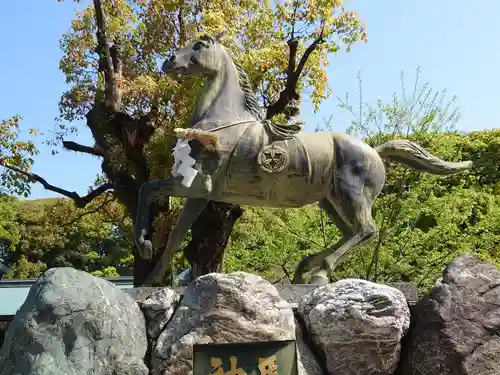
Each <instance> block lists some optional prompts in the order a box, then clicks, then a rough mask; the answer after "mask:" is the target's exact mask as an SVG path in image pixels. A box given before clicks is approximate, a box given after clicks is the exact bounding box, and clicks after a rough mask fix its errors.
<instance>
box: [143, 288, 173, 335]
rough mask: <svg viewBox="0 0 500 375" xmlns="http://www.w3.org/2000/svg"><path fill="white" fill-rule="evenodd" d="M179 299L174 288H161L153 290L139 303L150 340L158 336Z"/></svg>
mask: <svg viewBox="0 0 500 375" xmlns="http://www.w3.org/2000/svg"><path fill="white" fill-rule="evenodd" d="M180 300H181V296H180V294H179V293H177V292H176V291H175V290H173V289H170V288H162V289H160V290H156V291H154V292H153V293H152V294H151V295H150V296H149V297H148V298H146V300H145V301H144V302H143V303H142V304H141V308H142V311H143V312H144V315H145V316H146V321H147V323H146V327H147V332H148V337H149V339H150V340H155V339H157V338H158V336H160V333H161V331H162V330H163V328H164V327H165V326H166V325H167V323H168V321H169V320H170V318H171V317H172V315H173V314H174V311H175V308H176V307H177V305H178V304H179V301H180Z"/></svg>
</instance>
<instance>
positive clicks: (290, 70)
mask: <svg viewBox="0 0 500 375" xmlns="http://www.w3.org/2000/svg"><path fill="white" fill-rule="evenodd" d="M324 41H325V39H324V38H323V29H322V30H321V32H320V35H319V37H318V38H316V39H315V40H314V42H312V43H311V45H309V47H307V49H306V50H305V52H304V55H302V57H301V59H300V61H299V64H298V65H297V68H295V65H296V61H297V49H298V46H299V42H298V40H297V39H296V38H295V36H292V38H291V39H290V40H288V42H287V44H288V48H289V50H290V54H289V58H288V67H287V70H286V77H287V78H286V85H285V88H284V89H283V90H282V91H281V92H280V95H279V98H278V100H277V101H276V102H274V103H273V104H271V105H270V106H269V107H267V113H266V118H267V119H271V118H272V117H273V116H275V115H277V114H279V113H286V112H287V106H288V105H289V104H290V102H292V101H294V100H295V101H298V100H299V98H300V97H299V94H298V93H297V84H298V82H299V79H300V76H301V74H302V72H303V70H304V67H305V65H306V63H307V60H308V59H309V57H310V56H311V54H312V53H313V52H314V51H315V50H316V49H317V48H318V46H319V45H320V44H322V43H324Z"/></svg>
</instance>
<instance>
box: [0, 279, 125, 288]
mask: <svg viewBox="0 0 500 375" xmlns="http://www.w3.org/2000/svg"><path fill="white" fill-rule="evenodd" d="M101 279H104V280H107V281H109V282H111V283H113V284H115V285H133V284H134V278H133V276H121V277H101ZM37 280H38V279H2V280H0V288H25V287H31V286H32V285H33V284H34V283H35V282H36V281H37Z"/></svg>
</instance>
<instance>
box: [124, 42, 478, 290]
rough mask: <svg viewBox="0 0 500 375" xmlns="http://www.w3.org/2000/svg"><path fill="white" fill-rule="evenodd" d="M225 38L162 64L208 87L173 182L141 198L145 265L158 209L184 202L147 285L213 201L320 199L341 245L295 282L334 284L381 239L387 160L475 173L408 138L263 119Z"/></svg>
mask: <svg viewBox="0 0 500 375" xmlns="http://www.w3.org/2000/svg"><path fill="white" fill-rule="evenodd" d="M221 37H222V35H218V36H216V37H213V36H209V35H205V36H202V37H200V38H198V39H196V40H192V41H190V42H189V43H188V44H187V45H186V46H185V47H183V48H180V49H178V50H177V52H176V53H175V54H173V55H172V56H171V57H170V58H168V59H167V60H165V62H164V63H163V66H162V70H163V72H164V73H165V74H171V75H176V76H179V75H181V76H183V75H194V76H198V77H203V78H204V79H205V82H204V89H203V92H202V94H201V95H200V97H199V99H198V102H197V106H196V108H195V110H194V113H193V115H192V119H191V123H190V126H189V127H188V128H187V129H175V132H176V134H177V136H178V138H179V139H178V141H177V144H176V146H175V147H174V167H173V169H172V175H173V177H171V178H169V179H166V180H151V181H148V182H146V183H144V184H143V185H142V186H141V188H140V191H139V206H138V211H137V219H136V222H135V228H134V240H135V243H136V246H137V248H138V251H139V254H140V256H141V257H143V258H145V259H151V257H152V246H151V242H150V241H148V240H146V239H145V236H146V235H147V231H146V228H147V227H148V217H149V204H150V202H151V201H152V200H153V199H154V198H155V197H156V196H158V195H165V196H177V197H184V198H185V202H184V206H183V209H182V212H181V214H180V216H179V218H178V220H177V223H176V224H175V226H174V227H173V229H172V231H171V233H170V237H169V240H168V243H167V246H166V248H165V250H164V252H163V254H162V255H161V257H160V259H159V261H158V263H157V264H156V266H155V268H154V269H153V271H152V272H151V274H150V275H149V276H148V277H147V279H146V281H145V285H150V286H152V285H161V283H162V281H163V279H164V277H165V274H166V272H167V270H168V268H169V265H170V262H171V259H172V256H173V255H174V254H175V253H176V252H178V251H179V250H180V246H181V243H182V241H183V240H184V238H185V236H186V235H187V232H188V231H189V229H190V227H191V225H192V224H193V222H194V221H195V220H196V218H197V217H198V215H199V214H200V213H201V211H202V210H203V209H204V208H205V206H206V205H207V203H208V202H209V200H213V201H219V202H227V203H234V204H240V205H257V206H267V207H281V208H291V207H301V206H304V205H307V204H311V203H315V202H319V206H320V207H321V208H322V209H323V210H324V211H325V212H326V213H327V214H328V216H329V217H330V219H331V220H332V221H333V222H334V224H335V225H336V226H337V227H338V228H339V230H340V231H341V234H342V238H341V239H340V240H339V241H338V242H337V243H336V244H334V245H333V246H331V247H329V248H327V249H324V250H322V251H320V252H318V253H315V254H312V255H308V256H306V257H304V259H302V261H301V262H300V263H299V264H298V266H297V268H296V271H295V277H294V280H293V282H294V283H305V282H306V280H305V278H306V274H307V273H308V272H309V271H311V270H312V269H313V268H315V267H319V269H318V270H317V272H315V273H314V274H313V275H312V277H311V279H310V282H311V283H313V284H321V285H322V284H326V283H328V282H329V279H328V275H329V274H330V273H331V272H333V271H334V270H335V268H336V267H337V266H338V265H339V264H340V263H342V262H343V261H344V260H345V259H346V258H347V257H348V256H349V255H350V253H351V252H352V251H353V250H355V249H356V248H359V247H360V246H362V245H364V244H366V243H367V242H368V241H370V240H372V239H373V238H374V236H376V235H377V234H378V228H377V226H376V225H375V224H374V222H373V219H372V214H371V211H372V205H373V203H374V200H375V199H376V198H377V196H378V195H379V194H380V192H381V190H382V187H383V186H384V184H385V179H386V172H385V166H384V163H383V160H391V161H394V162H398V163H400V164H403V165H405V166H407V167H409V168H411V169H414V170H416V171H420V172H426V173H432V174H436V175H449V174H455V173H458V172H461V171H465V170H467V169H469V168H470V167H471V165H472V162H471V161H463V162H458V163H452V162H446V161H444V160H441V159H439V158H437V157H435V156H433V155H431V154H430V153H429V152H428V151H427V150H425V149H423V148H422V147H420V146H419V145H417V144H415V143H413V142H410V141H408V140H390V141H388V142H386V143H384V144H382V145H380V146H378V147H375V148H372V147H370V146H368V145H367V144H366V143H364V142H362V141H361V140H359V139H357V138H356V137H354V136H350V135H347V134H343V133H334V132H299V131H298V130H297V129H290V128H287V127H286V126H280V125H277V124H273V123H272V122H270V121H266V120H263V118H262V115H261V112H260V110H259V106H258V100H257V98H256V96H255V95H254V92H253V90H252V87H251V84H250V82H249V79H248V76H247V75H246V73H245V71H244V70H243V69H242V67H241V65H239V64H238V62H237V61H235V59H234V58H233V57H232V54H231V52H230V51H229V50H228V49H226V48H225V47H224V46H223V45H222V44H221V43H220V40H221Z"/></svg>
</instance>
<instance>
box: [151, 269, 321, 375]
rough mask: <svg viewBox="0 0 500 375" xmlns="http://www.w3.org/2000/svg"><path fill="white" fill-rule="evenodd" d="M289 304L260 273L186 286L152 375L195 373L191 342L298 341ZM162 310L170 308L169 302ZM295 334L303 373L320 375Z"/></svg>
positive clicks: (154, 359) (206, 278) (159, 345)
mask: <svg viewBox="0 0 500 375" xmlns="http://www.w3.org/2000/svg"><path fill="white" fill-rule="evenodd" d="M172 301H174V299H172ZM285 304H286V301H284V300H283V299H282V298H281V297H280V295H279V293H278V291H277V290H276V288H275V287H274V286H273V285H271V284H270V283H269V282H267V281H266V280H264V279H263V278H261V277H260V276H255V275H252V274H248V273H245V272H235V273H231V274H216V273H212V274H208V275H204V276H201V277H199V278H198V279H196V280H195V281H193V282H192V283H191V284H190V285H189V286H188V287H187V289H186V291H185V292H184V296H183V299H182V302H181V304H180V306H179V307H178V308H177V309H176V311H175V313H174V315H173V316H172V318H171V319H170V321H169V322H168V323H167V325H166V327H165V328H164V329H163V332H162V333H161V334H160V336H159V337H158V340H157V341H156V344H155V346H154V348H153V352H152V355H151V374H152V375H163V374H169V375H188V374H192V368H193V344H209V343H242V342H263V341H280V340H294V339H296V330H297V328H298V327H296V325H295V320H294V315H293V312H292V310H291V309H290V308H287V307H286V306H285V307H284V305H285ZM163 309H164V310H168V308H166V306H165V304H163ZM152 324H153V323H152ZM297 336H299V337H297V338H298V339H299V343H298V345H297V350H298V358H299V363H298V369H299V373H300V374H301V375H320V374H321V368H320V366H319V365H318V364H317V362H316V359H315V358H314V355H313V354H312V352H311V351H310V350H309V348H308V347H307V345H306V344H305V343H304V342H302V341H300V340H301V337H300V331H299V333H298V335H297Z"/></svg>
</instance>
